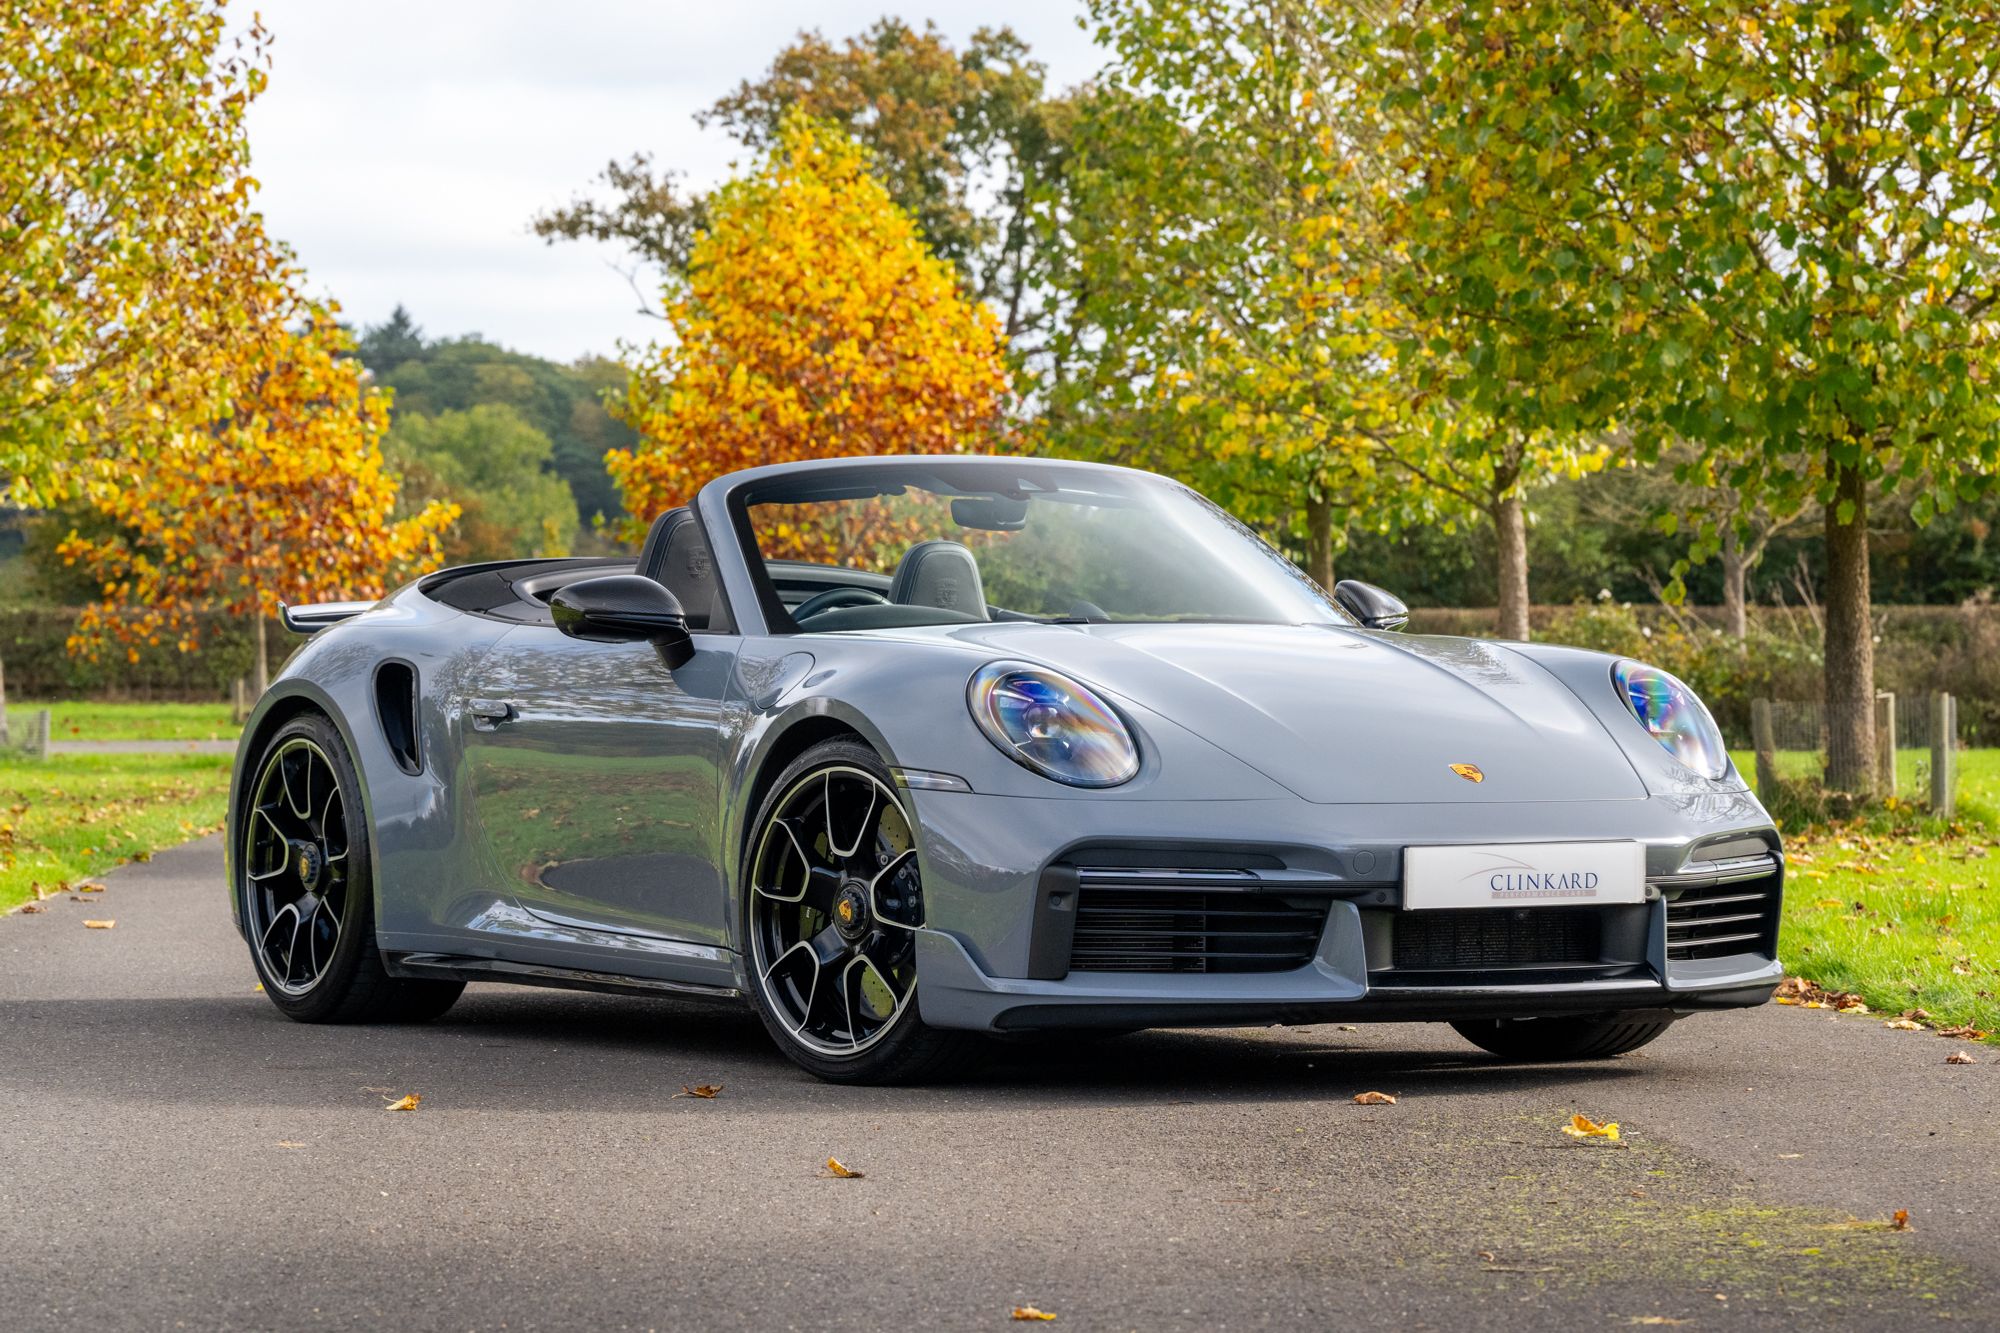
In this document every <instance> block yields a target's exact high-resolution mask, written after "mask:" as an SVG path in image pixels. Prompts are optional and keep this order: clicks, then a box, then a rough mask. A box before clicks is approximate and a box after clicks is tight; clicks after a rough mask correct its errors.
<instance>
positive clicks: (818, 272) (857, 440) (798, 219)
mask: <svg viewBox="0 0 2000 1333" xmlns="http://www.w3.org/2000/svg"><path fill="white" fill-rule="evenodd" d="M709 217H710V226H709V229H708V231H707V232H705V233H704V234H703V235H702V236H701V237H700V238H699V240H698V241H697V242H696V244H695V246H694V250H693V253H692V256H691V262H690V263H689V266H688V273H687V276H686V278H685V279H684V280H673V285H672V286H670V288H669V290H668V293H667V297H668V299H667V303H666V304H667V310H666V317H667V321H668V323H669V325H670V326H671V331H672V332H671V337H670V338H669V339H668V340H667V341H665V342H663V343H660V344H657V345H655V346H653V347H652V348H650V349H648V350H647V351H646V352H645V353H644V354H643V355H642V356H641V357H640V358H639V359H638V360H637V363H636V364H635V365H633V366H632V368H631V369H632V374H631V380H630V385H629V388H628V390H627V395H626V398H625V401H624V403H623V404H622V405H621V415H622V416H623V417H624V418H625V419H626V420H627V421H628V422H630V423H631V425H632V426H633V427H634V428H635V429H636V430H637V431H638V432H639V436H640V440H639V443H638V444H637V445H636V446H635V447H634V448H632V449H618V450H613V451H612V452H611V453H610V454H608V455H607V456H606V460H605V461H606V465H607V467H609V469H610V471H611V475H612V477H613V478H614V479H615V480H616V481H617V483H618V486H619V488H620V490H621V491H622V492H623V495H624V501H625V507H626V509H627V510H629V511H630V512H631V513H632V514H633V515H635V516H636V521H637V522H640V523H643V522H644V521H645V520H647V519H649V518H651V517H652V516H653V515H656V514H658V513H660V512H661V511H662V510H664V509H667V508H669V507H671V506H674V505H677V504H682V503H684V502H686V501H687V499H688V498H689V497H690V496H691V495H692V494H693V493H694V491H695V490H696V489H698V488H699V487H700V486H701V484H702V483H703V482H705V481H707V480H708V479H709V478H710V477H713V476H716V475H719V474H721V473H724V472H728V471H731V470H733V469H736V468H743V467H752V466H756V465H759V464H764V463H784V462H792V461H795V460H799V459H806V458H824V457H838V456H849V455H858V454H934V453H950V452H955V451H963V450H968V449H975V448H978V447H980V446H982V445H984V444H985V443H986V442H987V440H988V439H989V438H990V437H991V436H992V434H993V432H994V431H995V429H996V428H997V426H998V425H999V422H1000V414H1001V411H1002V408H1003V405H1004V403H1005V400H1006V396H1007V392H1008V383H1007V373H1006V364H1005V361H1004V359H1003V356H1002V347H1001V339H1000V335H999V332H998V329H997V325H996V322H995V320H994V318H993V316H992V314H991V313H990V312H989V311H987V310H986V309H985V308H984V307H982V306H979V305H976V304H974V303H972V302H969V301H968V300H966V298H965V296H964V295H963V294H962V293H961V291H960V290H959V287H958V284H957V282H956V280H955V277H954V274H953V272H952V269H951V266H950V265H949V264H947V263H945V262H943V261H942V260H940V259H938V258H937V257H936V256H934V255H932V254H931V253H930V252H929V251H928V250H927V249H926V248H925V246H924V244H923V242H922V240H921V239H920V238H919V236H918V233H917V230H916V227H915V225H914V224H913V223H912V222H911V220H910V219H909V217H908V216H907V215H906V214H904V213H903V212H902V211H901V210H900V209H898V208H897V206H896V204H895V202H894V201H893V200H892V199H891V198H890V197H889V193H888V191H887V190H886V189H884V188H883V186H882V185H881V183H880V182H879V181H877V180H876V179H874V177H872V176H871V175H870V174H869V172H868V163H867V158H866V155H865V153H864V152H863V151H862V150H861V149H860V148H858V147H857V146H856V145H855V144H854V143H853V142H851V141H850V140H848V139H846V138H845V137H843V136H841V135H840V134H839V133H838V132H837V131H834V130H830V129H828V128H826V127H824V126H821V125H816V124H815V123H813V122H811V121H810V120H808V119H806V118H805V117H804V116H803V115H800V114H793V115H791V116H789V117H788V118H787V119H786V121H785V123H784V125H783V126H782V128H781V130H780V133H779V135H778V139H777V142H776V144H775V145H774V146H773V148H772V150H771V152H770V154H769V156H768V157H767V158H766V160H765V161H764V162H763V164H762V165H761V166H760V167H759V169H758V170H757V171H756V172H755V173H754V174H753V175H750V176H748V177H746V178H743V179H740V180H737V181H734V182H732V183H730V184H729V185H727V186H725V187H723V188H722V189H721V190H720V191H719V192H717V194H716V195H715V196H714V197H713V200H712V202H711V210H710V214H709Z"/></svg>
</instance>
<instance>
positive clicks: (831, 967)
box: [738, 739, 978, 1084]
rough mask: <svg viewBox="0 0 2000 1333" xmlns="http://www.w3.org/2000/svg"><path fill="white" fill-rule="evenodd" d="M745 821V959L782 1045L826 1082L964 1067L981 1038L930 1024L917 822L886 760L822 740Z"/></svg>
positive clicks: (885, 1080) (928, 1076)
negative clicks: (920, 948)
mask: <svg viewBox="0 0 2000 1333" xmlns="http://www.w3.org/2000/svg"><path fill="white" fill-rule="evenodd" d="M857 812H861V813H857ZM750 828H751V833H750V842H749V845H748V847H747V848H746V849H745V856H744V858H743V882H742V884H741V885H740V886H739V887H740V892H739V893H738V898H739V900H740V905H739V912H740V919H739V924H740V925H741V927H742V931H743V944H744V948H743V958H744V965H745V968H746V970H747V971H748V973H749V976H748V982H749V985H748V989H749V991H750V996H751V999H752V1001H753V1002H754V1003H755V1004H756V1007H757V1016H758V1017H759V1018H761V1019H762V1020H763V1022H764V1028H765V1030H766V1031H768V1032H769V1033H770V1034H771V1040H772V1041H774V1042H776V1043H777V1045H778V1049H779V1050H781V1051H783V1052H784V1053H785V1055H786V1056H787V1057H789V1058H790V1059H791V1060H792V1062H793V1063H795V1064H797V1065H798V1066H799V1067H800V1068H801V1069H804V1070H805V1071H806V1072H807V1073H809V1074H812V1075H814V1076H815V1077H817V1078H821V1079H825V1080H826V1081H827V1082H829V1083H863V1084H898V1083H924V1082H932V1081H936V1080H939V1079H944V1078H948V1077H950V1076H951V1075H953V1074H955V1073H957V1072H959V1071H960V1070H961V1069H962V1068H964V1066H965V1065H966V1063H967V1062H968V1061H969V1060H970V1058H971V1056H972V1054H973V1052H974V1051H975V1050H976V1049H977V1046H978V1041H977V1036H976V1034H973V1033H969V1032H951V1031H945V1030H943V1029H939V1028H933V1027H928V1026H926V1025H925V1023H924V1021H923V1015H922V1014H921V1013H919V1012H918V1010H917V993H916V987H917V980H916V933H915V932H916V930H917V929H918V928H919V927H920V926H922V925H923V923H924V919H923V891H922V884H921V881H920V878H919V872H918V867H917V857H916V846H915V823H914V821H912V820H911V819H910V817H909V813H908V811H907V809H906V808H905V807H904V805H903V802H902V798H901V797H900V796H899V795H898V794H897V791H896V786H895V783H894V781H893V780H892V779H891V777H890V775H889V770H888V768H887V766H885V765H884V764H883V763H882V760H881V758H880V757H879V756H877V755H876V753H875V752H874V751H873V750H871V749H869V748H868V747H867V746H866V745H863V744H861V743H860V742H859V741H855V740H846V739H842V740H829V741H823V742H821V743H820V744H818V745H815V746H813V747H812V748H811V749H809V750H807V751H806V752H805V753H804V754H802V755H800V756H799V757H798V758H797V759H794V760H793V761H792V762H791V763H790V764H787V765H786V766H785V769H784V771H783V772H782V773H780V774H779V775H778V779H777V781H776V782H773V783H772V784H771V788H770V793H769V794H768V795H767V796H766V797H765V799H764V801H763V802H762V804H761V806H760V807H759V809H758V811H757V817H756V820H755V821H754V822H753V823H752V824H751V826H750ZM836 839H838V840H836ZM843 845H845V846H847V847H849V848H851V849H852V850H850V851H848V852H845V853H843V852H842V851H841V850H840V849H841V847H842V846H843ZM871 973H872V974H873V976H872V984H871V976H870V974H871ZM857 1003H858V1006H859V1007H858V1008H857ZM885 1006H886V1007H887V1012H886V1013H884V1012H883V1009H884V1007H885Z"/></svg>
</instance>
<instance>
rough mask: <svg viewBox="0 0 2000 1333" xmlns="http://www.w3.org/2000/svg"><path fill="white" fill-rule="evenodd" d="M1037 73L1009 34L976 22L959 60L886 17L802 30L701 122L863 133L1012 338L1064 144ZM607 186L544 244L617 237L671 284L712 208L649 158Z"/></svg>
mask: <svg viewBox="0 0 2000 1333" xmlns="http://www.w3.org/2000/svg"><path fill="white" fill-rule="evenodd" d="M1043 72H1044V71H1043V67H1042V66H1041V65H1040V64H1039V63H1037V62H1036V61H1034V60H1032V59H1031V58H1030V57H1029V53H1028V47H1027V44H1026V43H1024V42H1022V41H1021V40H1020V38H1018V37H1016V36H1015V35H1014V33H1013V32H1012V31H1011V30H1009V29H1007V28H998V29H992V28H981V29H980V30H978V31H977V32H975V33H973V35H972V38H971V40H970V41H968V42H967V43H966V45H965V47H964V49H963V50H955V49H954V48H953V47H952V45H951V43H950V42H948V41H947V40H946V39H945V38H944V36H943V35H942V34H940V33H939V32H938V30H937V28H936V27H935V26H934V25H932V24H926V25H925V26H924V27H923V29H922V30H921V31H920V30H918V29H915V28H912V27H910V26H909V25H908V24H906V23H903V22H902V21H900V20H898V19H892V18H885V19H882V20H880V21H878V22H877V23H875V24H874V25H873V26H872V27H870V28H869V29H868V30H867V31H865V32H862V33H859V34H857V35H855V36H853V37H849V38H848V39H847V40H846V41H844V42H842V43H839V44H835V43H833V42H830V41H828V40H827V39H826V38H825V37H824V36H822V35H820V34H819V33H817V32H802V33H800V34H799V35H798V37H797V39H796V40H795V41H794V42H793V43H792V45H790V46H788V47H786V48H785V49H784V50H782V51H780V52H779V53H778V56H777V58H776V59H775V60H773V61H772V63H771V67H770V69H769V70H768V71H766V73H765V74H764V76H763V77H762V78H761V79H759V80H757V81H755V82H749V81H745V82H744V83H743V84H741V85H739V86H738V88H737V89H736V91H735V92H733V93H731V94H729V95H728V96H727V97H724V98H722V99H721V100H720V101H718V102H717V103H716V104H715V106H713V107H712V108H710V109H709V110H707V111H705V112H702V113H701V114H699V115H697V116H696V120H697V121H698V122H700V123H701V124H703V125H719V126H721V127H722V128H723V129H725V130H726V131H728V132H729V133H730V134H731V135H732V136H734V137H735V138H736V139H737V140H738V141H739V142H741V143H743V144H745V145H746V146H748V147H750V148H751V149H753V150H755V151H757V152H759V153H763V152H767V151H769V150H771V149H773V148H775V147H776V146H777V145H778V144H779V142H780V140H781V138H782V135H783V127H784V125H785V123H786V119H787V117H788V116H789V115H790V114H791V113H792V112H793V111H795V110H796V111H802V112H804V113H805V114H807V115H809V116H811V117H813V118H814V119H817V120H820V121H823V122H826V123H828V124H830V125H833V126H835V127H837V128H839V129H840V130H841V131H843V132H844V133H846V134H847V135H849V136H850V137H852V138H853V139H855V140H856V141H857V142H859V143H860V144H861V145H862V146H863V147H864V148H866V149H867V150H868V152H869V160H870V162H871V164H872V166H873V168H874V170H875V173H876V175H877V177H878V178H879V179H880V180H881V181H882V183H883V184H884V185H885V186H887V188H888V190H889V194H890V197H891V198H892V199H894V200H895V202H896V204H897V205H898V206H899V207H901V208H902V209H903V210H904V212H906V213H908V214H909V215H910V216H911V218H912V219H914V221H915V222H916V225H917V227H918V230H919V231H920V232H921V233H922V235H923V236H924V238H925V240H926V241H928V242H929V244H930V246H931V249H932V250H933V251H934V252H935V253H936V254H937V255H938V256H939V257H940V258H942V259H945V260H947V261H949V262H950V263H952V264H953V265H955V266H956V267H957V269H958V271H959V274H960V276H961V278H962V279H963V280H964V282H965V285H966V289H967V291H969V292H971V293H972V294H973V295H975V296H976V297H978V298H979V299H981V300H984V301H987V302H990V303H991V304H992V305H993V306H994V308H995V310H996V311H998V312H999V313H1000V316H1001V319H1002V323H1003V328H1004V331H1005V333H1006V335H1007V337H1008V339H1009V340H1010V342H1017V341H1019V340H1020V339H1021V337H1022V336H1023V335H1024V334H1026V333H1027V332H1029V331H1030V329H1031V328H1033V327H1034V326H1035V325H1036V322H1037V317H1038V313H1039V307H1038V305H1037V302H1036V299H1035V297H1036V286H1037V282H1038V275H1037V270H1036V266H1035V264H1036V259H1037V254H1036V252H1035V250H1034V247H1033V246H1032V244H1031V242H1032V239H1033V237H1032V225H1031V219H1030V216H1029V209H1030V199H1031V196H1032V195H1033V192H1034V188H1035V184H1036V181H1037V180H1038V179H1040V178H1041V177H1042V176H1044V175H1045V174H1046V173H1047V172H1048V171H1049V170H1050V168H1051V165H1052V163H1053V162H1054V160H1055V159H1056V156H1057V153H1058V151H1059V146H1060V145H1059V142H1058V140H1057V139H1056V137H1055V136H1054V134H1053V133H1052V121H1051V119H1050V114H1049V113H1050V107H1049V105H1048V104H1046V103H1045V102H1044V100H1043V91H1042V90H1043ZM601 179H602V181H603V183H604V184H605V185H606V186H608V187H609V189H610V194H611V201H610V202H598V201H596V200H593V199H590V198H578V199H577V200H575V201H574V202H573V203H571V204H570V205H569V206H567V207H565V208H559V209H555V210H552V211H550V212H548V213H544V214H542V215H540V216H539V217H537V218H536V219H535V220H534V223H533V225H534V229H535V232H536V234H537V235H540V236H542V237H544V238H545V239H547V240H550V241H555V240H559V239H568V240H576V239H580V238H589V239H593V240H609V241H615V242H618V243H620V244H623V245H624V246H625V247H626V248H627V249H628V250H630V251H631V252H632V254H633V255H634V257H635V258H637V259H638V260H640V261H641V262H642V263H644V264H647V265H650V266H654V267H656V268H658V269H659V270H661V271H662V272H663V273H665V274H675V273H679V272H681V271H682V270H683V269H684V268H685V267H686V265H687V262H688V260H689V257H690V255H691V253H692V250H693V247H694V243H695V238H696V236H697V235H698V234H699V232H700V231H701V229H702V228H703V227H704V226H706V222H707V207H708V203H707V201H706V200H705V199H703V198H702V197H701V196H699V195H694V194H690V193H688V192H687V191H686V190H685V189H684V187H683V186H682V185H681V184H680V183H679V181H678V179H677V178H676V177H675V175H674V174H673V173H672V172H671V171H664V172H663V171H658V170H656V169H655V168H654V166H653V163H652V159H651V157H650V156H649V155H647V154H644V153H641V154H636V155H634V156H633V157H632V158H631V160H630V161H629V162H625V163H618V162H613V163H611V164H610V165H609V166H608V167H607V168H606V169H605V171H604V173H603V176H602V178H601Z"/></svg>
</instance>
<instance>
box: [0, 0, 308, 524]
mask: <svg viewBox="0 0 2000 1333" xmlns="http://www.w3.org/2000/svg"><path fill="white" fill-rule="evenodd" d="M265 41H266V36H265V33H264V31H263V29H262V28H261V27H260V26H259V25H258V24H257V23H256V22H255V20H254V19H253V20H252V21H251V22H250V23H249V25H248V27H247V28H246V29H244V30H243V31H241V32H240V33H239V34H238V35H236V36H234V37H231V36H230V35H229V34H228V31H227V25H226V23H225V20H224V14H223V8H222V5H221V4H220V3H217V2H216V0H148V2H147V3H132V2H131V0H89V2H88V3H83V2H81V0H13V2H12V3H9V4H8V5H6V6H4V7H0V488H9V489H11V491H12V498H14V499H15V500H16V501H17V502H27V503H33V502H35V501H37V500H47V499H50V498H55V497H59V496H62V495H65V494H67V493H68V492H69V490H70V484H71V482H73V481H74V480H76V479H77V478H78V477H79V476H81V475H82V472H81V471H80V470H79V468H78V466H77V465H78V461H79V460H80V459H83V458H86V457H90V456H95V455H101V454H103V453H105V452H108V451H112V450H117V449H123V450H127V451H129V450H131V449H132V448H133V447H135V445H137V444H139V443H140V442H142V441H147V440H153V439H157V438H159V437H160V436H162V435H164V434H168V433H171V431H172V430H173V429H174V428H175V426H176V425H178V424H180V422H181V420H183V419H184V418H207V417H212V416H214V415H215V414H216V413H217V412H218V411H219V410H220V409H221V408H222V407H223V405H224V403H225V401H226V397H227V394H228V392H229V390H230V385H231V383H232V374H233V369H232V364H231V363H232V361H233V359H234V357H235V354H236V348H237V346H238V344H239V343H240V341H241V340H242V339H243V338H244V337H245V335H246V331H247V330H249V329H250V328H252V327H254V326H255V325H256V324H258V323H259V322H270V321H278V320H283V319H286V318H291V317H295V316H296V314H297V312H298V305H297V297H296V292H297V290H298V287H297V283H296V281H295V278H296V274H295V273H294V272H293V271H292V269H291V265H290V262H289V256H288V255H287V254H286V252H285V251H284V250H283V248H282V247H279V246H276V245H274V244H273V243H271V242H270V240H269V239H268V238H267V237H266V236H265V235H264V232H263V227H262V224H261V222H260V220H259V218H258V216H257V214H256V213H255V212H254V211H253V210H252V208H251V195H252V191H253V190H254V189H255V182H254V181H253V180H252V179H251V177H250V174H249V168H250V150H249V143H248V140H247V137H246V135H245V132H244V113H245V111H246V109H247V108H248V106H249V104H250V101H251V99H252V98H254V97H255V96H256V95H257V94H258V92H259V91H261V90H262V88H263V86H264V80H265V68H264V67H265V64H266V56H265V49H264V48H265Z"/></svg>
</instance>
